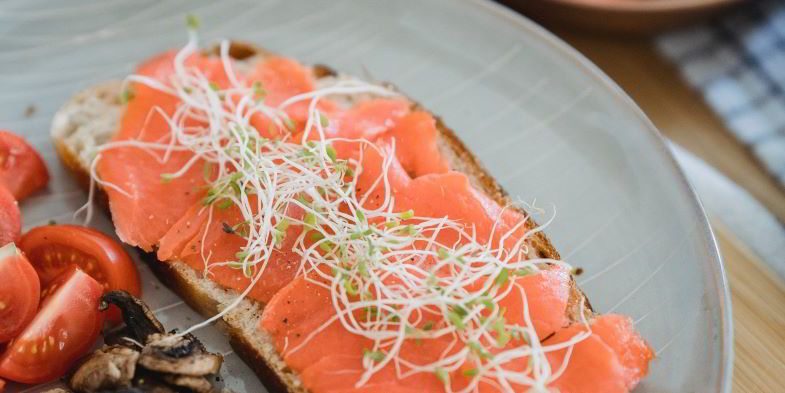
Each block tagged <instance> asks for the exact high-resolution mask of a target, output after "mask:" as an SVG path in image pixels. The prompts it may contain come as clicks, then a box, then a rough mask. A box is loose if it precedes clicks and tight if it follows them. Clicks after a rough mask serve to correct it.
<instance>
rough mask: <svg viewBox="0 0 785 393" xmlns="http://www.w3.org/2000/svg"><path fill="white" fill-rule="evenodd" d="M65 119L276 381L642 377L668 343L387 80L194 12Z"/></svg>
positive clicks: (101, 192)
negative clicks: (305, 59)
mask: <svg viewBox="0 0 785 393" xmlns="http://www.w3.org/2000/svg"><path fill="white" fill-rule="evenodd" d="M52 136H53V137H54V140H55V142H56V145H57V150H58V152H59V154H60V156H61V158H62V160H63V161H64V162H65V163H66V165H67V166H68V167H69V168H70V169H71V170H73V172H74V173H75V174H76V176H77V177H78V179H80V180H81V181H82V183H83V184H84V185H85V186H87V187H90V191H91V193H90V195H91V197H96V198H98V199H101V200H105V201H106V202H108V204H106V206H107V207H108V209H109V212H110V213H111V216H112V219H113V222H114V225H115V228H116V232H117V235H118V236H119V237H120V239H121V240H123V241H124V242H125V243H127V244H130V245H133V246H136V247H138V248H140V249H141V250H144V252H145V253H146V256H147V257H148V259H149V262H150V265H151V266H153V268H154V270H155V271H156V272H157V274H158V275H159V276H160V278H161V280H162V281H163V282H164V283H165V284H166V285H168V286H170V287H171V288H173V289H174V290H175V291H177V292H178V293H179V294H180V295H181V296H182V297H183V299H185V301H186V302H187V303H188V304H189V305H191V306H192V307H194V308H195V309H197V310H198V311H200V312H201V313H203V314H204V315H205V317H206V318H207V319H206V320H205V321H204V322H202V323H198V324H196V325H194V326H193V327H192V328H191V329H188V331H193V330H195V329H198V328H199V327H201V326H204V325H206V324H209V323H212V322H214V321H219V323H220V325H221V326H222V327H223V328H224V329H225V331H226V333H227V335H228V336H229V339H230V340H231V342H232V345H233V346H234V348H235V350H236V352H237V353H238V354H239V355H240V356H241V357H242V358H243V359H244V360H245V361H246V362H247V363H248V365H249V366H251V367H252V368H253V369H254V370H255V371H256V372H257V373H258V375H259V377H260V378H261V379H262V381H263V382H264V383H265V384H266V386H268V389H270V390H272V391H289V392H312V393H325V392H354V391H363V392H377V391H385V392H440V391H453V392H459V391H460V392H470V391H483V392H486V391H487V392H492V391H503V392H513V391H515V392H524V391H560V392H626V391H629V390H632V389H633V388H635V386H636V385H637V384H638V382H639V381H640V380H641V378H642V377H643V376H644V375H645V374H646V372H647V369H648V365H649V362H650V361H651V360H652V358H653V353H652V351H651V349H650V347H649V346H648V345H647V344H646V343H645V342H644V341H643V339H642V338H641V337H640V336H639V335H638V334H637V333H636V332H635V330H634V328H633V324H632V321H631V320H630V319H629V318H627V317H625V316H621V315H602V314H598V313H597V312H596V311H594V310H592V308H591V306H590V305H589V302H588V300H587V299H586V297H585V296H584V294H583V293H582V292H581V291H580V289H579V288H578V287H577V286H576V283H575V280H574V279H573V274H574V272H575V271H574V270H573V269H572V268H571V267H570V265H568V264H567V263H565V262H563V261H561V260H560V258H559V254H558V253H557V251H556V250H555V249H554V247H553V246H552V245H551V243H550V242H549V240H548V238H547V237H546V236H545V235H544V233H543V232H542V231H541V229H542V226H540V225H538V224H537V223H535V221H534V220H533V219H532V214H533V213H536V210H537V209H536V208H535V207H533V206H532V207H526V206H522V205H520V204H517V203H515V202H514V201H513V200H512V199H510V198H508V197H507V196H506V195H505V194H504V192H503V191H502V190H501V188H500V187H499V185H498V184H497V183H496V182H495V181H494V180H493V178H492V177H491V176H490V174H488V173H487V172H486V171H485V170H484V169H483V168H482V167H481V166H480V164H479V163H478V161H477V160H476V159H475V158H474V156H473V155H472V154H471V152H470V151H469V150H468V149H467V148H466V147H465V146H464V145H463V144H462V143H461V142H460V141H459V140H458V139H457V138H456V136H455V134H454V133H453V132H452V131H451V130H450V129H448V128H447V127H446V126H445V125H444V124H443V123H442V122H441V121H440V120H439V119H438V118H437V117H435V116H434V115H433V114H431V113H429V112H428V111H427V110H426V109H424V108H422V107H420V106H419V105H418V104H417V103H415V102H413V101H412V100H410V99H408V98H406V97H405V96H404V95H402V94H401V93H399V92H398V91H396V89H394V88H393V87H391V86H389V85H385V84H374V83H369V82H365V81H362V80H359V79H357V78H353V77H350V76H347V75H341V74H337V73H336V72H334V71H333V70H331V69H329V68H327V67H325V66H304V65H301V64H299V63H298V62H296V61H294V60H291V59H288V58H284V57H280V56H277V55H274V54H272V53H270V52H267V51H265V50H263V49H260V48H257V47H254V46H252V45H249V44H245V43H239V42H230V41H223V42H221V43H220V44H218V45H215V46H213V47H210V48H200V47H199V46H198V45H197V41H196V36H195V34H193V33H192V35H191V39H190V40H189V42H188V44H187V45H186V46H185V47H184V48H182V49H180V50H173V51H168V52H165V53H162V54H159V55H157V56H154V57H152V58H150V59H147V60H145V61H143V62H142V63H141V64H140V65H139V66H138V68H137V69H136V72H135V73H134V74H133V75H131V76H129V77H128V78H127V79H126V80H125V81H110V82H106V83H103V84H101V85H99V86H95V87H93V88H90V89H88V90H86V91H83V92H81V93H79V94H77V95H76V96H74V97H73V98H72V99H71V100H70V101H69V102H68V103H66V104H65V105H64V106H63V107H62V109H61V110H60V111H59V112H58V113H57V115H56V117H55V119H54V124H53V128H52ZM523 207H526V209H524V208H523ZM88 209H89V208H88ZM88 213H90V212H88ZM188 331H187V332H188ZM187 332H185V333H187Z"/></svg>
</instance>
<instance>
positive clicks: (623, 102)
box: [472, 0, 734, 393]
mask: <svg viewBox="0 0 785 393" xmlns="http://www.w3.org/2000/svg"><path fill="white" fill-rule="evenodd" d="M472 2H473V3H474V4H475V5H478V6H480V7H484V8H485V10H486V11H488V12H489V13H491V14H494V15H496V16H498V17H500V18H503V19H505V20H507V21H508V22H509V23H510V25H511V26H513V27H516V28H518V29H519V30H520V31H521V32H522V33H528V34H530V35H532V36H534V37H535V38H538V39H540V41H541V42H542V43H544V44H546V45H547V46H548V47H550V49H551V50H553V51H554V52H556V53H558V54H559V55H560V56H562V58H563V59H564V60H568V61H571V62H572V63H573V64H575V66H576V67H577V68H580V69H582V70H583V71H584V72H585V74H586V75H587V76H589V77H591V78H592V79H594V80H595V81H596V82H597V84H598V85H599V86H600V87H601V88H603V89H604V90H605V91H606V92H608V93H610V95H611V97H612V98H613V99H614V100H615V101H617V102H618V103H619V106H620V107H623V108H625V109H624V110H628V111H630V113H631V114H633V115H635V117H636V118H637V120H638V121H640V123H641V125H642V126H643V127H642V128H643V129H644V132H646V133H648V134H649V136H651V137H652V138H651V139H652V140H653V141H654V145H653V146H652V148H653V150H654V151H656V152H657V153H659V155H660V156H662V157H663V159H664V161H665V162H666V163H667V165H668V167H669V169H670V170H671V171H672V172H673V173H674V177H675V180H676V183H678V184H679V185H678V186H677V187H679V189H680V192H682V193H685V194H686V196H687V197H688V198H687V199H689V201H690V202H689V203H690V205H691V207H690V209H691V210H692V213H693V214H694V215H695V218H696V219H697V221H698V225H699V226H700V230H701V233H702V236H703V237H704V240H705V241H706V243H707V247H706V248H707V249H706V250H705V251H706V252H707V254H708V256H709V258H707V260H706V261H701V262H702V264H704V265H708V266H707V267H708V268H709V272H710V273H711V279H712V280H713V282H712V284H713V285H714V287H715V289H716V293H715V295H716V297H717V300H718V301H719V328H720V334H721V337H720V338H719V343H720V357H721V359H720V369H719V373H718V375H717V381H716V383H717V385H718V387H719V389H720V390H719V391H720V392H722V393H730V391H731V387H732V378H733V359H734V348H733V318H732V315H733V314H732V304H731V297H730V288H729V285H728V278H727V274H726V272H725V265H724V263H723V258H722V254H721V253H720V249H719V245H718V243H717V239H716V236H715V234H714V231H713V230H712V228H711V225H709V220H708V217H707V216H706V212H705V210H704V209H703V204H702V203H701V201H700V198H699V197H698V194H697V193H696V192H695V189H694V188H693V187H692V185H691V184H690V182H689V181H688V180H687V177H686V176H685V175H684V172H683V171H682V169H681V167H679V165H678V163H677V162H676V158H675V157H674V156H673V153H672V152H671V151H670V149H669V148H668V146H667V144H666V141H665V137H664V136H663V135H662V133H661V132H660V131H659V129H657V127H656V126H655V125H654V123H652V121H651V120H650V119H649V118H648V116H646V114H645V113H644V112H643V110H642V109H641V108H640V107H638V104H636V103H635V101H634V100H633V99H632V98H630V96H629V95H627V93H625V92H624V90H622V88H621V87H619V85H618V84H617V83H616V82H614V81H613V80H612V79H611V78H610V77H609V76H608V75H606V74H605V73H604V72H603V71H602V70H601V69H600V68H599V67H598V66H596V65H595V64H594V63H592V62H591V61H590V60H589V59H588V58H586V57H585V56H584V55H583V54H581V53H580V52H578V50H577V49H575V48H573V47H572V46H570V45H569V44H567V43H566V42H564V41H563V40H562V39H561V38H559V37H557V36H556V35H554V34H553V33H551V32H550V31H548V30H546V29H545V28H544V27H542V26H540V25H539V24H537V23H536V22H534V21H532V20H530V19H529V18H527V17H525V16H524V15H521V14H519V13H517V12H515V11H514V10H512V9H510V8H508V7H506V6H504V5H502V4H499V3H496V2H494V1H492V0H472Z"/></svg>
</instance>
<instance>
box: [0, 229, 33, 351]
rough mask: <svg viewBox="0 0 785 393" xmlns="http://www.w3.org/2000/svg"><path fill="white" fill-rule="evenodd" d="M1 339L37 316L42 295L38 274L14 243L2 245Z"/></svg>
mask: <svg viewBox="0 0 785 393" xmlns="http://www.w3.org/2000/svg"><path fill="white" fill-rule="evenodd" d="M0 277H2V278H6V277H11V278H12V279H9V280H7V281H6V280H4V281H5V282H4V283H3V284H2V285H0V343H4V342H6V341H8V340H11V339H12V338H14V337H16V335H17V334H19V333H20V332H21V331H22V329H24V328H25V326H27V324H28V323H30V321H32V320H33V317H35V313H36V312H37V311H38V300H39V298H40V296H39V293H40V289H41V287H40V284H39V282H38V275H37V274H36V272H35V269H33V266H32V265H30V262H28V261H27V259H26V258H25V257H24V255H22V254H21V253H20V252H19V250H17V248H16V246H15V245H14V244H13V243H9V244H7V245H5V246H3V247H2V248H0Z"/></svg>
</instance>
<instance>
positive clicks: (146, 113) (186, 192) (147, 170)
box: [96, 52, 227, 251]
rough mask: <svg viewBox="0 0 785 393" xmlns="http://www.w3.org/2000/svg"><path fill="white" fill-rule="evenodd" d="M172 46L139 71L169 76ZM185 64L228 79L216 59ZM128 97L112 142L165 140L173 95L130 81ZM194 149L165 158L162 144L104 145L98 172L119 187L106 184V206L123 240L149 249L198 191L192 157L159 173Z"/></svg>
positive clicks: (198, 173)
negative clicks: (167, 177)
mask: <svg viewBox="0 0 785 393" xmlns="http://www.w3.org/2000/svg"><path fill="white" fill-rule="evenodd" d="M174 56H175V53H174V52H167V53H165V54H163V55H160V56H157V57H155V58H153V59H151V60H149V61H148V62H146V63H144V64H142V65H141V66H140V67H139V69H138V70H137V74H138V75H142V76H147V77H151V78H155V79H157V80H160V81H162V82H165V83H166V82H168V80H167V78H168V76H169V75H171V73H172V72H173V68H172V63H173V59H174ZM187 64H188V65H189V66H193V67H197V68H199V69H200V70H202V71H203V72H205V74H206V75H209V76H210V77H212V78H213V79H214V80H215V81H216V83H219V82H220V83H227V82H226V74H225V72H224V71H223V66H222V65H221V63H220V61H218V60H216V59H210V58H206V57H202V56H198V55H197V56H194V57H191V58H190V59H189V60H188V62H187ZM129 89H130V90H128V93H126V94H128V95H129V97H128V98H129V101H128V105H127V106H126V109H125V112H124V114H123V116H122V119H121V121H120V128H119V130H118V132H117V133H116V134H115V136H114V138H113V139H112V142H123V141H131V140H133V141H142V142H150V143H159V144H166V143H169V141H170V139H169V138H170V137H171V134H170V133H171V131H170V129H171V128H170V126H169V124H168V123H167V121H166V119H165V118H164V116H172V115H173V114H174V111H175V109H176V107H177V105H178V100H177V98H176V97H174V96H171V95H168V94H165V93H162V92H161V91H158V90H155V89H153V88H151V87H148V86H146V85H143V84H141V83H132V84H131V86H130V87H129ZM193 158H194V157H193V153H191V152H183V151H175V152H172V153H171V155H170V156H169V157H168V159H166V160H164V152H163V151H162V150H152V149H147V150H144V149H141V148H139V147H134V146H120V147H114V148H110V149H107V150H105V151H104V152H103V153H101V159H100V160H99V161H98V163H97V168H96V169H97V173H98V177H99V178H100V179H101V180H102V181H104V182H107V183H110V184H113V185H115V186H117V187H119V188H120V189H122V190H123V192H120V191H118V190H116V189H114V188H111V187H107V188H105V189H106V192H107V194H108V195H109V209H110V211H111V213H112V220H113V221H114V224H115V229H116V232H117V235H118V236H119V237H120V239H121V240H123V241H124V242H126V243H128V244H130V245H133V246H138V247H140V248H142V249H144V250H145V251H152V250H153V249H154V247H155V246H156V245H157V243H158V240H159V239H160V238H161V237H162V236H163V235H164V234H165V233H166V231H167V230H168V229H169V227H171V226H172V225H173V224H174V223H175V222H177V220H179V219H180V217H182V215H183V214H184V213H185V211H186V210H187V209H188V208H189V207H190V206H191V205H192V204H193V203H194V202H196V201H198V200H200V199H201V198H202V197H203V193H204V189H203V187H204V185H205V180H204V177H203V175H202V165H203V164H202V163H193V164H192V165H191V167H190V169H189V170H187V171H186V172H185V173H184V174H183V175H182V176H179V177H175V178H172V179H170V180H168V181H164V179H163V178H162V175H164V174H171V173H176V172H177V171H179V170H180V169H181V168H183V167H184V166H186V165H188V164H189V161H191V160H192V159H193Z"/></svg>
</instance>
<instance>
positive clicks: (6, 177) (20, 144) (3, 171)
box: [0, 130, 49, 200]
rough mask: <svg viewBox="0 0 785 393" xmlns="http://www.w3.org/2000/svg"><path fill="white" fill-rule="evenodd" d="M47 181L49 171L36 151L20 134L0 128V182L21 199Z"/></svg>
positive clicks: (44, 184) (41, 186)
mask: <svg viewBox="0 0 785 393" xmlns="http://www.w3.org/2000/svg"><path fill="white" fill-rule="evenodd" d="M48 182H49V171H48V170H47V169H46V164H44V160H43V159H41V156H40V155H39V154H38V152H37V151H35V149H34V148H33V147H32V146H30V144H29V143H27V141H25V140H24V139H23V138H22V137H21V136H19V135H16V134H14V133H12V132H10V131H6V130H0V184H3V185H5V186H6V187H7V188H8V190H9V191H11V194H13V195H14V197H15V198H16V199H17V200H22V199H24V198H25V197H27V196H28V195H30V194H32V193H34V192H36V191H38V190H39V189H41V188H43V187H44V186H46V183H48Z"/></svg>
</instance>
